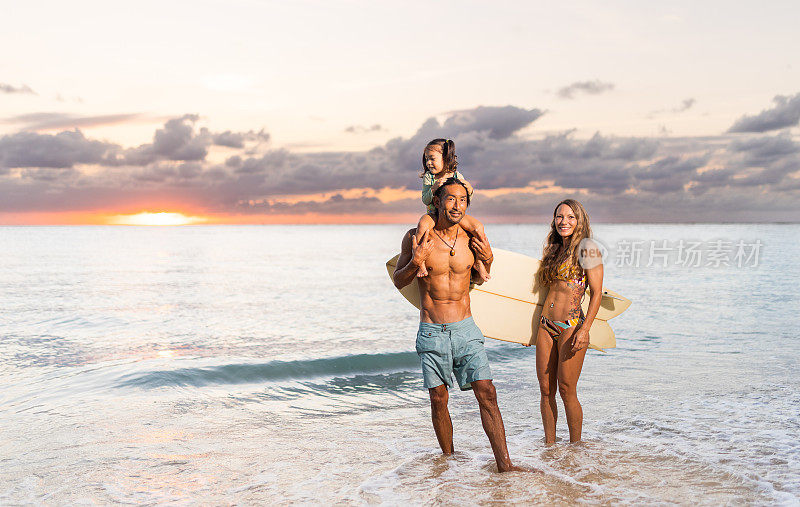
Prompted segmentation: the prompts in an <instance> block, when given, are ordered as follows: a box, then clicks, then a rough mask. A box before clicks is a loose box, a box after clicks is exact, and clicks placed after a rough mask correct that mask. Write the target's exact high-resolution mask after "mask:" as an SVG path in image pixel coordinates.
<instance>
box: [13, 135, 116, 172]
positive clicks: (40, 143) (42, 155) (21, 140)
mask: <svg viewBox="0 0 800 507" xmlns="http://www.w3.org/2000/svg"><path fill="white" fill-rule="evenodd" d="M118 148H119V146H117V145H115V144H111V143H106V142H103V141H96V140H91V139H87V138H86V137H85V136H84V135H83V133H82V132H80V131H79V130H73V131H64V132H60V133H58V134H55V135H46V134H45V135H42V134H36V133H33V132H18V133H16V134H10V135H6V136H3V137H0V167H4V168H19V167H38V168H41V167H53V168H71V167H73V166H74V165H75V164H99V163H101V162H103V161H104V160H105V157H106V156H107V155H108V154H109V153H110V152H113V151H115V150H117V149H118Z"/></svg>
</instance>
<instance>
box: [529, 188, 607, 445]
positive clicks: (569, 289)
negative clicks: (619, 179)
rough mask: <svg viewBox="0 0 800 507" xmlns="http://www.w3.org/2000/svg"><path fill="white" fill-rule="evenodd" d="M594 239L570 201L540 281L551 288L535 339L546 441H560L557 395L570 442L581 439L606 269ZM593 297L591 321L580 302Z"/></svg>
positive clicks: (558, 215) (555, 227) (556, 224)
mask: <svg viewBox="0 0 800 507" xmlns="http://www.w3.org/2000/svg"><path fill="white" fill-rule="evenodd" d="M591 237H592V229H591V227H589V215H587V214H586V210H585V209H584V208H583V206H582V205H581V203H579V202H578V201H575V200H573V199H565V200H563V201H561V202H560V203H558V205H557V206H556V209H555V211H553V221H552V222H551V223H550V234H549V235H548V236H547V242H546V243H545V245H544V252H543V258H542V263H541V264H540V266H539V272H538V273H537V276H538V278H539V281H540V282H541V283H542V285H544V286H546V287H548V291H547V297H545V300H544V307H543V309H542V315H541V318H540V320H539V330H538V334H537V337H536V376H537V377H538V378H539V392H540V393H541V399H540V402H539V408H540V409H541V412H542V424H543V425H544V441H545V443H546V444H552V443H553V442H555V441H556V419H557V411H556V390H558V393H559V394H561V399H562V400H563V401H564V410H565V411H566V413H567V426H568V427H569V439H570V442H577V441H578V440H580V439H581V430H582V426H583V408H582V407H581V404H580V402H579V401H578V393H577V385H578V377H579V376H580V374H581V368H582V367H583V358H584V357H585V356H586V347H587V346H588V345H589V328H590V327H592V322H593V321H594V318H595V316H596V315H597V311H598V310H599V309H600V299H601V297H602V294H603V264H602V263H597V262H591V260H592V259H599V258H600V257H599V250H596V245H593V244H592V242H591V241H588V238H591ZM587 286H588V288H589V290H590V291H591V297H590V299H589V308H588V310H587V311H586V315H584V314H583V310H582V309H581V300H582V299H583V296H584V294H585V292H586V288H587Z"/></svg>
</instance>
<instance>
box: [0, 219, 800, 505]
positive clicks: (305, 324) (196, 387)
mask: <svg viewBox="0 0 800 507" xmlns="http://www.w3.org/2000/svg"><path fill="white" fill-rule="evenodd" d="M406 229H407V227H405V226H400V225H379V226H365V225H358V226H356V225H353V226H348V225H335V226H334V225H330V226H313V225H308V226H286V225H280V226H268V225H267V226H183V227H119V226H118V227H94V226H82V227H0V254H1V255H2V261H0V308H2V310H0V470H2V473H0V503H2V504H4V505H7V504H29V503H34V504H54V505H58V504H77V503H99V504H111V503H136V504H153V503H158V504H266V503H270V504H290V503H298V502H299V503H325V504H329V503H336V504H344V505H351V504H355V505H360V504H370V505H371V504H399V503H412V504H431V503H436V504H440V503H441V504H452V505H456V504H458V505H461V504H464V503H468V504H488V503H501V502H502V503H520V504H529V503H548V504H567V503H569V504H572V503H577V502H580V503H592V504H594V503H604V504H637V505H638V504H659V505H663V504H665V503H677V504H702V505H717V504H783V505H798V504H800V443H798V434H800V392H799V391H798V387H800V371H799V369H798V368H797V364H798V361H799V360H800V348H798V343H800V341H799V340H798V335H799V334H800V324H799V323H798V310H800V304H798V301H799V300H800V296H798V294H800V291H798V289H797V287H798V284H800V268H799V267H798V259H800V242H799V241H798V240H797V238H798V237H800V225H782V224H774V225H763V224H761V225H751V224H730V225H716V224H676V225H648V224H614V225H610V224H594V225H593V229H594V232H595V236H596V238H597V239H598V240H599V241H601V242H602V243H603V244H604V245H606V247H607V249H608V257H607V259H606V264H605V279H604V285H605V286H607V287H609V288H611V289H613V290H615V291H617V292H619V293H620V294H622V295H624V296H626V297H627V298H629V299H631V300H632V301H633V304H632V305H631V307H630V308H629V309H628V310H627V311H626V312H625V313H623V314H622V315H620V316H619V317H617V318H615V319H612V320H611V321H610V324H611V326H612V328H613V329H614V331H615V332H616V335H617V347H616V348H614V349H609V350H608V351H607V352H606V353H600V352H596V351H589V353H588V354H587V358H586V361H585V364H584V368H583V373H582V375H581V378H580V382H579V384H578V394H579V398H580V400H581V402H582V404H583V410H584V426H583V437H584V440H583V441H582V442H580V443H578V444H570V443H569V437H568V433H567V428H566V422H565V417H564V412H563V406H562V405H561V401H560V399H559V401H558V402H559V411H560V412H559V415H560V417H559V422H558V430H557V432H558V437H559V441H558V442H557V443H556V444H554V445H551V446H545V444H544V441H543V432H542V426H541V420H540V415H539V394H538V384H537V380H536V371H535V362H534V354H535V351H534V349H533V348H526V347H522V346H519V345H515V344H511V343H506V342H500V341H496V340H487V349H488V354H489V358H490V361H491V364H492V368H493V371H494V377H495V380H494V382H495V385H496V387H497V392H498V397H499V404H500V408H501V411H502V414H503V418H504V421H505V426H506V432H507V436H508V444H509V451H510V454H511V457H512V460H513V461H514V462H515V464H518V465H522V466H526V467H530V468H533V469H536V470H538V471H539V472H538V473H509V474H498V473H497V472H496V468H495V464H494V459H493V456H492V453H491V449H490V447H489V443H488V440H487V439H486V437H485V435H484V433H483V430H482V428H481V423H480V417H479V412H478V405H477V403H476V401H475V398H474V396H473V395H472V394H471V393H470V392H459V391H458V390H457V389H456V390H454V391H452V392H451V396H450V411H451V415H452V418H453V423H454V428H455V436H454V440H455V448H456V453H455V454H454V455H453V456H451V457H444V456H442V455H441V453H440V451H439V448H438V445H437V442H436V438H435V435H434V433H433V429H432V427H431V423H430V411H429V403H428V397H427V392H426V391H425V390H424V389H423V386H422V378H421V373H420V371H419V365H418V359H417V356H416V353H415V352H414V338H415V334H416V329H417V325H418V321H419V315H418V313H417V311H416V310H415V309H414V308H413V307H412V306H411V305H409V304H408V303H407V302H406V301H405V300H404V299H403V298H402V297H401V296H400V295H399V293H397V291H396V290H395V289H394V287H393V286H392V284H391V282H390V281H389V278H388V276H387V273H386V270H385V267H384V263H385V261H386V260H387V259H388V258H389V257H391V256H392V255H394V254H395V253H397V251H399V247H400V240H401V238H402V235H403V233H404V231H405V230H406ZM546 232H547V227H546V226H545V225H541V224H539V225H537V224H534V225H531V224H524V225H513V224H508V225H498V224H489V225H487V234H488V235H489V238H490V240H491V242H492V244H493V246H495V247H499V248H505V249H508V250H514V251H517V252H521V253H524V254H528V255H532V256H535V257H539V256H540V253H541V245H542V241H543V240H544V237H545V234H546Z"/></svg>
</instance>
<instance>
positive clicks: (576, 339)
mask: <svg viewBox="0 0 800 507" xmlns="http://www.w3.org/2000/svg"><path fill="white" fill-rule="evenodd" d="M598 255H599V254H598ZM597 258H598V259H599V258H600V257H599V256H598V257H597ZM586 280H587V282H588V283H587V284H588V285H589V291H590V293H591V296H590V297H589V308H588V309H587V311H586V316H585V317H584V319H583V323H582V324H581V325H580V326H578V329H576V330H575V333H574V334H573V335H572V337H573V341H572V352H577V351H579V350H580V349H582V348H584V347H586V346H588V345H589V329H591V327H592V323H593V322H594V318H595V317H596V316H597V312H598V311H599V310H600V301H601V300H602V299H603V265H602V264H598V265H597V266H595V267H593V268H590V269H587V270H586Z"/></svg>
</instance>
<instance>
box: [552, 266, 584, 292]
mask: <svg viewBox="0 0 800 507" xmlns="http://www.w3.org/2000/svg"><path fill="white" fill-rule="evenodd" d="M556 280H564V281H565V282H571V283H576V284H578V285H580V286H581V287H586V272H585V271H584V270H581V274H580V276H578V277H575V276H573V275H572V274H571V273H570V265H569V264H568V263H567V262H564V263H562V264H561V265H560V266H559V267H558V275H556Z"/></svg>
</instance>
